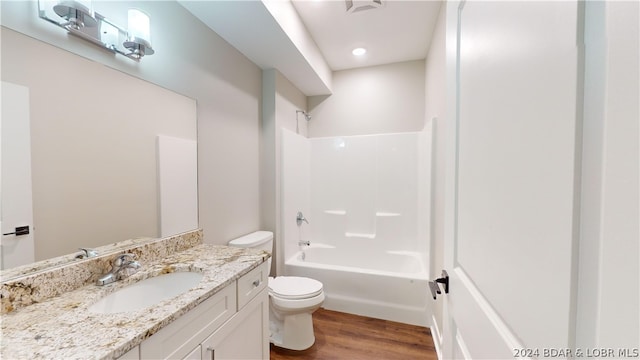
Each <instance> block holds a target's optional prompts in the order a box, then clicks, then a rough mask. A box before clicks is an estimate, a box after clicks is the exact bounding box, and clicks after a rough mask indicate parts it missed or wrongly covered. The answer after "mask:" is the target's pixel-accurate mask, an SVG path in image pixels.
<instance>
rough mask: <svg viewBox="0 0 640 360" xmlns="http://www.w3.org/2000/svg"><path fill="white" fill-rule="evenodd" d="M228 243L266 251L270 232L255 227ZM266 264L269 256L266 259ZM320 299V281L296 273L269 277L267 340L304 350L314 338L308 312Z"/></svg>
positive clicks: (322, 296) (270, 245)
mask: <svg viewBox="0 0 640 360" xmlns="http://www.w3.org/2000/svg"><path fill="white" fill-rule="evenodd" d="M229 246H235V247H244V248H253V249H259V250H264V251H267V252H268V253H269V254H271V251H272V249H273V233H272V232H269V231H256V232H254V233H251V234H248V235H245V236H242V237H240V238H237V239H234V240H231V241H230V242H229ZM268 263H269V268H270V267H271V259H269V260H268ZM323 302H324V292H323V287H322V283H321V282H320V281H317V280H314V279H310V278H304V277H297V276H278V277H275V278H272V277H270V278H269V329H270V331H271V335H270V339H269V340H270V342H271V343H272V344H274V345H275V346H279V347H282V348H285V349H290V350H305V349H308V348H309V347H311V346H312V345H313V343H314V342H315V335H314V333H313V318H312V315H311V314H312V313H313V312H314V311H316V310H317V309H318V308H320V306H321V305H322V303H323Z"/></svg>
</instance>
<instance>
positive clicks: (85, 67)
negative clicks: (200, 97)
mask: <svg viewBox="0 0 640 360" xmlns="http://www.w3.org/2000/svg"><path fill="white" fill-rule="evenodd" d="M53 30H56V29H55V28H53ZM57 31H60V30H59V29H58V30H57ZM0 36H1V37H2V42H1V43H0V46H1V51H0V56H1V62H2V68H0V73H1V75H2V76H1V77H2V81H3V89H4V82H6V83H11V84H14V85H15V86H16V87H17V88H19V89H21V90H20V92H21V93H22V94H23V95H22V97H21V98H20V99H22V100H19V101H18V100H5V95H7V94H8V93H9V92H4V91H3V94H2V96H3V99H2V112H3V114H2V115H3V116H2V127H1V129H2V133H1V135H2V152H1V154H2V172H1V174H0V175H1V176H2V193H1V196H2V206H3V209H2V227H3V229H2V232H3V233H10V232H11V230H12V229H13V228H15V227H18V226H23V225H30V226H31V233H30V235H32V236H33V239H34V246H33V248H32V250H31V251H30V256H31V257H32V259H33V260H32V261H44V260H47V259H51V258H56V260H55V261H53V263H55V265H59V264H60V262H65V261H77V260H75V256H76V255H78V254H80V253H81V251H80V250H79V249H78V248H80V247H85V248H96V247H103V246H107V248H106V249H111V248H117V244H116V246H113V247H108V244H114V243H120V242H122V241H124V240H127V239H135V238H142V239H143V240H140V241H145V240H144V239H148V238H158V237H160V236H168V235H171V234H168V233H163V232H164V231H162V232H161V219H160V217H161V214H160V208H161V206H160V197H159V193H160V192H161V191H160V186H159V165H158V164H159V162H160V158H159V156H160V155H159V140H158V139H159V137H160V136H167V137H172V138H176V139H183V140H188V141H189V142H191V143H192V144H193V143H195V142H196V139H197V124H196V118H197V115H196V102H195V100H194V99H190V98H188V97H186V96H183V95H180V94H177V93H175V92H172V91H170V90H167V89H165V88H162V87H160V86H157V85H155V84H152V83H149V82H147V81H144V80H141V79H138V78H135V77H133V76H130V75H128V74H125V73H122V72H120V71H117V70H114V69H112V68H109V67H107V66H104V65H103V64H101V63H98V62H94V61H91V60H87V59H85V58H83V57H81V56H78V55H75V54H72V53H70V52H68V51H66V50H63V49H60V48H57V47H55V46H52V45H50V44H47V43H45V42H42V41H39V40H36V39H34V38H32V37H29V36H26V35H24V34H21V33H18V32H16V31H13V30H11V29H8V28H6V27H0ZM89 46H91V45H89ZM15 49H20V51H16V50H15ZM9 104H12V105H16V107H17V108H19V109H22V110H18V111H23V112H25V113H26V114H25V115H20V116H18V117H14V116H12V115H11V116H9V115H7V116H5V115H6V114H5V112H6V111H9V110H10V109H11V108H12V107H11V106H8V105H9ZM21 104H22V105H21ZM18 105H20V106H18ZM11 122H13V123H14V124H18V125H19V126H20V127H21V129H22V130H21V131H26V135H21V136H13V135H12V134H10V133H9V130H10V126H9V125H8V124H9V123H11ZM18 138H20V139H22V140H21V141H22V145H21V146H22V147H21V148H19V149H18V150H16V148H12V146H13V145H12V142H11V141H8V140H7V139H12V140H18ZM5 140H7V141H5ZM25 142H26V143H25ZM23 149H25V150H23ZM193 149H195V147H193ZM194 151H195V150H194ZM192 154H194V155H193V156H192V157H195V152H192ZM27 155H29V156H27ZM11 157H13V158H17V159H13V160H11V161H13V164H21V165H20V166H17V165H16V166H15V167H13V166H11V162H9V161H8V160H7V159H8V158H11ZM180 163H183V162H180ZM194 163H195V161H194ZM18 168H20V169H28V170H29V171H30V172H31V174H30V178H31V180H30V183H31V186H28V183H27V181H25V180H18V181H16V182H14V183H17V184H19V185H21V187H22V188H23V190H28V191H29V192H31V193H32V199H33V200H32V201H31V202H29V201H28V200H26V197H24V196H17V197H16V203H18V204H25V203H32V204H33V209H32V218H33V222H32V223H29V222H25V220H24V217H22V216H18V218H17V220H16V221H15V222H13V223H12V222H10V220H9V216H10V214H9V211H7V209H6V206H7V205H8V201H7V200H8V198H9V197H10V195H15V194H17V192H16V191H17V190H16V189H15V188H11V187H10V185H11V182H9V181H8V179H9V178H10V177H11V176H14V175H17V173H18V171H17V170H18ZM174 173H175V172H174ZM195 191H196V190H194V191H193V192H192V193H191V194H193V193H195ZM192 199H193V197H192ZM193 202H195V208H196V209H197V193H196V196H195V199H194V200H193ZM196 211H197V210H196ZM194 217H195V219H192V220H193V223H195V225H194V226H193V227H192V228H193V229H194V228H196V227H197V213H196V214H195V216H192V218H194ZM192 228H190V229H185V230H183V231H186V230H191V229H192ZM23 241H24V240H23V238H22V237H18V236H15V235H8V236H3V237H2V257H3V258H4V259H6V258H7V257H9V256H11V253H12V252H13V251H14V250H15V249H16V246H17V245H16V244H22V243H24V242H23ZM27 252H29V251H27ZM53 263H52V264H53ZM15 266H17V265H11V266H6V267H5V268H11V267H15ZM4 274H6V272H5V273H4ZM0 276H2V277H3V278H2V280H7V278H6V277H5V276H4V275H3V273H0Z"/></svg>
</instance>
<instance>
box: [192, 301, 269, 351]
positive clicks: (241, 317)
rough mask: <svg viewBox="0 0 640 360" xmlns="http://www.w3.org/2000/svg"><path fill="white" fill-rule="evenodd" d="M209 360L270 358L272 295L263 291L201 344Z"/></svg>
mask: <svg viewBox="0 0 640 360" xmlns="http://www.w3.org/2000/svg"><path fill="white" fill-rule="evenodd" d="M202 349H203V356H202V358H203V359H206V360H210V359H211V360H228V359H233V360H239V359H247V360H256V359H268V358H269V295H268V292H267V290H263V291H261V292H260V293H259V294H258V295H257V296H256V297H255V298H254V299H253V300H251V301H250V302H249V303H248V304H247V305H246V306H245V307H244V308H243V309H242V310H241V311H240V312H238V313H237V314H236V315H235V316H234V317H233V318H232V319H231V320H229V322H228V323H226V324H225V325H224V326H223V327H222V328H220V329H219V330H218V331H216V332H215V333H213V334H212V335H211V336H210V337H209V338H207V340H205V341H204V342H203V343H202Z"/></svg>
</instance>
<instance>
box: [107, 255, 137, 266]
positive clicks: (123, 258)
mask: <svg viewBox="0 0 640 360" xmlns="http://www.w3.org/2000/svg"><path fill="white" fill-rule="evenodd" d="M135 258H136V255H135V254H131V253H125V254H121V255H118V256H117V257H116V258H115V260H113V266H117V267H120V266H122V265H124V264H126V263H128V262H131V261H133V259H135Z"/></svg>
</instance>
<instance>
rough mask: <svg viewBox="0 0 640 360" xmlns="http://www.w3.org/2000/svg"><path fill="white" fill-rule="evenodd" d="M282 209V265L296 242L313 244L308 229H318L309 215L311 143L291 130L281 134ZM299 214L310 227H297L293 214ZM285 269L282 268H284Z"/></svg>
mask: <svg viewBox="0 0 640 360" xmlns="http://www.w3.org/2000/svg"><path fill="white" fill-rule="evenodd" d="M281 141H282V143H281V148H282V165H281V184H282V185H281V186H282V191H281V202H280V204H281V206H282V214H283V219H281V223H280V229H281V231H280V232H279V233H280V243H279V244H280V250H281V254H282V256H281V259H282V262H283V263H284V261H286V260H287V259H289V258H290V257H291V256H293V255H294V254H295V253H296V252H297V251H298V249H299V247H298V241H313V239H312V238H311V229H313V228H314V227H317V226H318V222H317V219H316V218H315V217H314V216H312V215H311V214H312V212H311V142H310V141H309V140H308V139H307V138H305V137H304V136H302V135H298V134H296V133H295V132H293V131H290V130H287V129H284V128H283V129H282V131H281ZM298 211H301V212H302V213H303V214H304V215H305V218H308V221H309V224H307V223H302V224H301V225H300V226H298V224H297V222H296V214H297V213H298ZM283 269H284V268H283Z"/></svg>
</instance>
